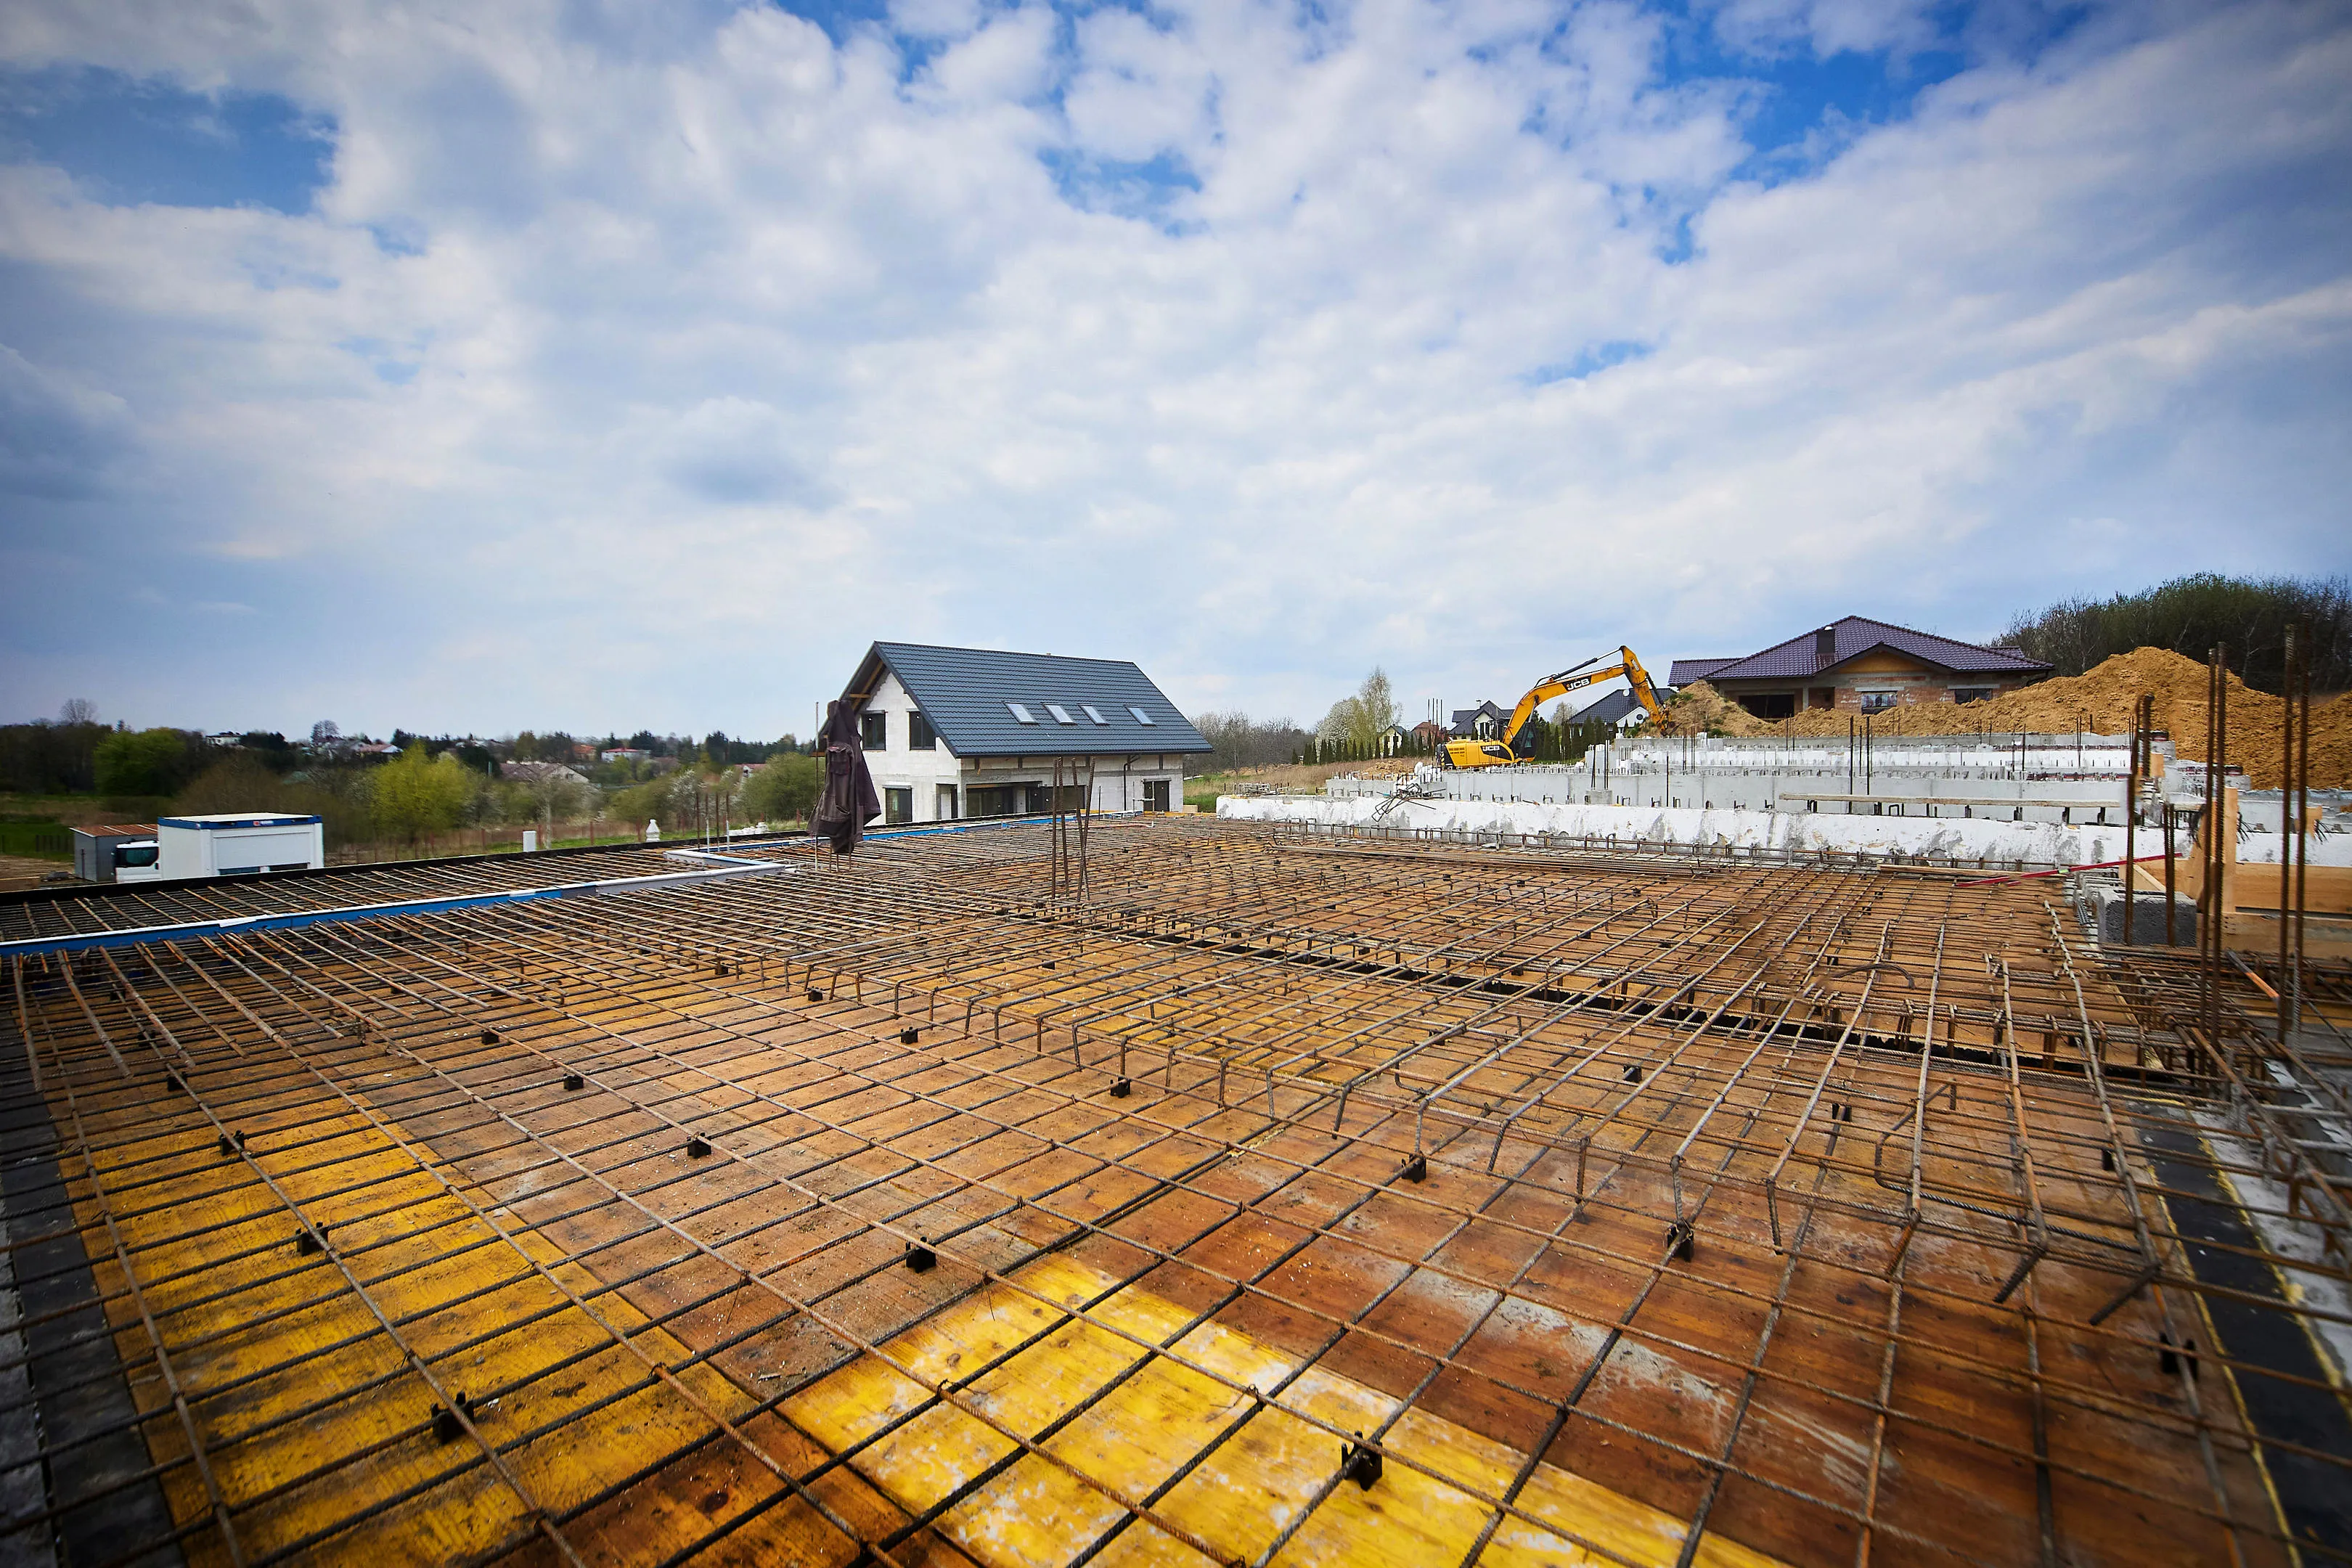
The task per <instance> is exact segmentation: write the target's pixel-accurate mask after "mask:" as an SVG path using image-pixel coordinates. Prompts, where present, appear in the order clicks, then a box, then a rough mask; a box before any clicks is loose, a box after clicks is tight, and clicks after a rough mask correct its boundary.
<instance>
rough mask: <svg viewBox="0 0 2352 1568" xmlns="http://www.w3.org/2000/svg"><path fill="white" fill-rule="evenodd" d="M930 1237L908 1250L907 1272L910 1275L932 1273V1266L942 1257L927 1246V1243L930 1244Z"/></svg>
mask: <svg viewBox="0 0 2352 1568" xmlns="http://www.w3.org/2000/svg"><path fill="white" fill-rule="evenodd" d="M929 1240H930V1237H924V1238H923V1241H922V1242H919V1243H915V1244H913V1245H910V1246H909V1247H908V1248H907V1270H908V1273H911V1274H928V1273H929V1272H930V1271H931V1268H932V1266H933V1265H935V1264H937V1263H938V1262H939V1260H940V1255H939V1254H938V1253H936V1252H933V1251H932V1250H931V1249H930V1247H929V1246H927V1245H925V1243H928V1242H929Z"/></svg>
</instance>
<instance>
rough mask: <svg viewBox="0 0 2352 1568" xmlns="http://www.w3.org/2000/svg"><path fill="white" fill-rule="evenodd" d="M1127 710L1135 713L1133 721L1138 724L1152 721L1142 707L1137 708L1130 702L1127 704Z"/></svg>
mask: <svg viewBox="0 0 2352 1568" xmlns="http://www.w3.org/2000/svg"><path fill="white" fill-rule="evenodd" d="M1127 710H1128V711H1129V712H1130V713H1132V714H1134V715H1135V721H1136V722H1137V723H1139V724H1150V723H1151V722H1152V718H1151V715H1150V714H1149V713H1146V712H1145V711H1144V710H1142V709H1140V708H1138V707H1137V706H1136V705H1135V704H1134V703H1132V702H1130V703H1129V704H1128V705H1127Z"/></svg>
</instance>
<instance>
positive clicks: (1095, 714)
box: [1078, 702, 1110, 724]
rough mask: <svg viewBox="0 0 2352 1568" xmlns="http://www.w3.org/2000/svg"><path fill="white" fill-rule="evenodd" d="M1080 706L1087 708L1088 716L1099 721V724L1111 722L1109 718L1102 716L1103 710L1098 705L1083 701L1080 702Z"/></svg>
mask: <svg viewBox="0 0 2352 1568" xmlns="http://www.w3.org/2000/svg"><path fill="white" fill-rule="evenodd" d="M1078 706H1079V707H1080V708H1083V709H1084V710H1086V714H1087V718H1089V719H1091V720H1093V721H1095V722H1096V723H1097V724H1108V723H1109V722H1110V721H1109V720H1108V719H1106V718H1104V717H1103V716H1102V710H1101V709H1099V708H1097V707H1096V706H1095V705H1094V704H1093V703H1091V702H1081V703H1079V704H1078Z"/></svg>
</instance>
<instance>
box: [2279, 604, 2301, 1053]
mask: <svg viewBox="0 0 2352 1568" xmlns="http://www.w3.org/2000/svg"><path fill="white" fill-rule="evenodd" d="M2294 656H2295V637H2294V626H2288V627H2287V628H2286V648H2285V658H2284V661H2283V663H2284V671H2283V679H2281V680H2280V682H2279V735H2280V745H2281V750H2282V752H2283V755H2282V756H2281V758H2280V760H2279V900H2278V910H2279V942H2278V958H2279V988H2278V1037H2279V1043H2280V1044H2281V1045H2284V1044H2285V1043H2286V1037H2287V1036H2288V1035H2289V1034H2290V1033H2292V1032H2293V1031H2294V1017H2293V1015H2294V1000H2293V998H2294V985H2293V984H2290V983H2289V981H2288V978H2287V950H2288V944H2289V942H2290V941H2291V939H2292V938H2293V936H2294V914H2293V913H2292V912H2291V911H2292V907H2293V904H2294V841H2295V840H2296V839H2297V838H2299V837H2302V826H2303V825H2302V822H2301V820H2300V819H2299V818H2297V817H2296V816H2295V805H2294Z"/></svg>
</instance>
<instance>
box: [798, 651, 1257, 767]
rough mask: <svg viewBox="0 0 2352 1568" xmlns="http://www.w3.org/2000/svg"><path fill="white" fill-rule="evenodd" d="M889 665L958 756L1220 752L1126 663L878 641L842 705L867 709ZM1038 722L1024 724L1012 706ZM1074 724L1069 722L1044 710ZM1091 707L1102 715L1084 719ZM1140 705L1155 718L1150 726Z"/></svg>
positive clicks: (847, 689)
mask: <svg viewBox="0 0 2352 1568" xmlns="http://www.w3.org/2000/svg"><path fill="white" fill-rule="evenodd" d="M885 669H887V670H888V671H889V672H890V673H891V674H893V675H895V676H897V677H898V684H899V685H901V686H903V687H905V688H906V689H907V694H908V696H910V697H912V698H913V699H914V700H915V704H916V706H917V707H919V708H920V709H921V710H923V715H924V717H926V718H928V719H929V720H930V721H931V728H933V729H935V730H937V731H939V732H940V740H942V741H944V742H947V748H948V750H949V751H950V752H954V753H955V754H956V755H957V756H959V757H1012V756H1031V757H1053V756H1071V755H1077V756H1102V755H1109V756H1127V755H1133V754H1136V753H1139V752H1187V753H1189V752H1209V751H1213V750H1215V748H1214V747H1213V746H1211V745H1210V744H1209V742H1206V741H1204V740H1202V738H1201V731H1198V730H1195V729H1194V728H1192V722H1191V721H1189V720H1187V719H1186V718H1185V717H1184V715H1183V714H1181V713H1180V712H1178V711H1177V710H1176V705H1175V704H1174V703H1173V702H1171V701H1169V700H1168V699H1167V697H1166V696H1165V695H1164V694H1163V693H1162V692H1161V691H1160V688H1158V687H1157V686H1154V685H1152V684H1151V678H1150V676H1147V675H1145V674H1144V673H1143V671H1142V670H1140V669H1139V668H1136V667H1135V665H1134V664H1132V663H1131V662H1129V660H1127V659H1123V658H1063V657H1062V656H1061V655H1059V654H1050V653H1003V652H999V651H997V650H994V649H992V648H977V647H930V646H929V645H927V644H923V643H903V642H877V643H876V644H875V645H874V646H873V647H871V648H868V649H867V650H866V657H865V658H863V659H860V660H859V661H858V665H857V673H856V675H854V676H852V677H851V678H850V681H849V685H848V686H847V687H845V689H843V691H842V694H841V695H842V700H844V701H845V702H850V703H852V704H862V703H863V702H864V701H865V700H866V699H867V698H868V697H871V696H872V695H873V694H874V690H875V689H876V688H877V686H879V685H880V684H881V681H882V672H883V670H885ZM1013 702H1018V703H1020V704H1022V705H1023V706H1024V707H1025V708H1026V709H1027V710H1029V712H1030V715H1031V716H1032V717H1033V718H1034V719H1035V720H1036V722H1035V723H1034V724H1024V723H1022V722H1021V721H1019V720H1018V719H1016V718H1014V717H1013V710H1012V709H1011V708H1010V707H1008V706H1006V705H1007V704H1008V703H1013ZM1048 703H1058V704H1060V705H1061V707H1062V709H1063V710H1064V711H1065V712H1066V713H1068V714H1069V715H1070V717H1071V719H1072V720H1073V721H1074V722H1072V723H1068V724H1064V723H1062V722H1061V721H1058V720H1056V719H1055V717H1054V715H1053V710H1051V709H1049V708H1048V707H1047V706H1046V704H1048ZM1088 704H1091V705H1092V706H1093V708H1094V710H1095V711H1096V712H1097V713H1100V714H1101V715H1102V716H1103V720H1104V722H1102V723H1100V724H1097V723H1096V722H1095V721H1093V720H1092V719H1091V718H1089V717H1088V716H1087V705H1088ZM1136 709H1140V710H1143V712H1144V713H1145V714H1147V715H1148V716H1150V719H1151V722H1150V723H1149V724H1146V723H1143V722H1142V721H1139V719H1137V718H1136V716H1135V713H1134V711H1133V710H1136Z"/></svg>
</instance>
